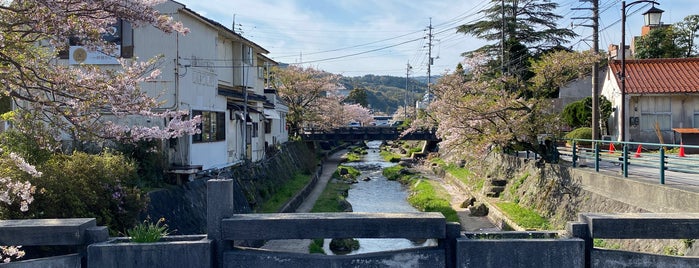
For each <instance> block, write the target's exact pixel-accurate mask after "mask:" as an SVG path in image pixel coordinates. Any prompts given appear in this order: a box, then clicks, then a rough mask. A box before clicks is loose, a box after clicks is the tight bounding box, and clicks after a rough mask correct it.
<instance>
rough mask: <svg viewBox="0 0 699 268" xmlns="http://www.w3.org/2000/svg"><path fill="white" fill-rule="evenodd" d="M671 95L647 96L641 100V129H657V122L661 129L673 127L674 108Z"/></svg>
mask: <svg viewBox="0 0 699 268" xmlns="http://www.w3.org/2000/svg"><path fill="white" fill-rule="evenodd" d="M671 101H672V100H671V98H670V97H645V98H641V99H640V100H639V105H640V106H641V119H640V121H641V131H653V132H654V131H655V124H656V122H657V124H658V127H660V130H670V129H671V128H672V108H671Z"/></svg>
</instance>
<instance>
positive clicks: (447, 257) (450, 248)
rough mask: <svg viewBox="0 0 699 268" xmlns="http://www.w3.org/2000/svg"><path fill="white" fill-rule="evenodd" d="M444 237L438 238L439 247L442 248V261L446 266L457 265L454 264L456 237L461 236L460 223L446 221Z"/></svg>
mask: <svg viewBox="0 0 699 268" xmlns="http://www.w3.org/2000/svg"><path fill="white" fill-rule="evenodd" d="M445 231H446V238H444V239H439V247H440V248H442V249H444V263H445V264H446V265H445V266H446V267H447V268H453V267H457V265H456V239H458V238H460V237H461V224H459V223H457V222H447V227H446V230H445Z"/></svg>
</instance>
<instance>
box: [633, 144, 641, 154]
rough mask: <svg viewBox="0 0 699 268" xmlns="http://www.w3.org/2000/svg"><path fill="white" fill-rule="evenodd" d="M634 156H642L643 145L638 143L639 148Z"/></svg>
mask: <svg viewBox="0 0 699 268" xmlns="http://www.w3.org/2000/svg"><path fill="white" fill-rule="evenodd" d="M634 157H641V145H640V144H639V145H638V149H636V155H634Z"/></svg>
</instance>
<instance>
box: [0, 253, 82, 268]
mask: <svg viewBox="0 0 699 268" xmlns="http://www.w3.org/2000/svg"><path fill="white" fill-rule="evenodd" d="M81 259H82V255H80V254H77V253H75V254H68V255H62V256H55V257H46V258H38V259H30V260H23V261H13V262H10V263H1V264H0V267H2V268H80V267H81Z"/></svg>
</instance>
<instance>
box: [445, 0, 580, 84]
mask: <svg viewBox="0 0 699 268" xmlns="http://www.w3.org/2000/svg"><path fill="white" fill-rule="evenodd" d="M490 2H491V4H490V5H489V6H490V7H489V8H486V9H483V10H481V11H480V13H481V14H482V15H483V17H484V19H482V20H479V21H477V22H474V23H469V24H464V25H461V26H459V27H457V32H460V33H464V34H467V35H472V36H475V37H477V38H480V39H484V40H487V41H491V42H494V43H492V44H488V45H485V46H483V47H480V48H478V49H476V50H474V51H469V52H466V53H464V54H465V56H468V55H472V54H473V53H485V54H486V55H488V56H490V57H492V58H493V59H495V58H499V57H498V56H499V55H500V54H501V53H500V49H501V42H502V33H503V21H502V19H503V18H502V17H503V15H502V14H503V8H504V15H505V23H504V24H505V29H504V32H505V33H504V35H505V40H506V41H505V51H507V53H505V54H506V55H504V57H505V58H504V61H505V62H506V66H505V67H506V68H507V69H509V71H508V72H510V73H512V74H516V73H518V72H521V71H523V70H526V68H523V66H527V64H528V63H529V61H528V60H529V59H528V53H530V52H529V51H530V50H531V51H534V53H535V54H536V53H538V52H542V51H546V50H549V49H552V48H555V47H558V46H560V45H561V44H564V43H566V42H567V41H568V39H569V38H571V37H575V36H577V34H575V32H573V31H572V30H570V29H566V28H558V25H557V24H556V21H557V20H558V19H560V18H562V17H561V16H560V15H558V14H556V13H554V11H555V10H556V8H557V7H558V4H557V3H555V2H552V1H546V0H525V1H522V0H504V5H503V4H502V2H501V0H491V1H490ZM490 65H491V66H497V64H495V63H491V64H490Z"/></svg>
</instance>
